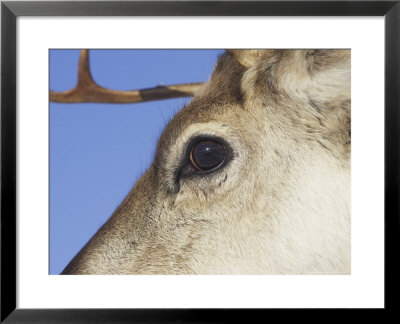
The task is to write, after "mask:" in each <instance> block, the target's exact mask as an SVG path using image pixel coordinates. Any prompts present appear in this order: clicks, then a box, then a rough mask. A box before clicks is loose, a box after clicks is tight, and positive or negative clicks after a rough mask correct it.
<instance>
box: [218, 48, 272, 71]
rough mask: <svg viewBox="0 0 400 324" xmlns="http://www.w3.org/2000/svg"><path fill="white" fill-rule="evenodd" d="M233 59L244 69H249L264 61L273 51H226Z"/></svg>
mask: <svg viewBox="0 0 400 324" xmlns="http://www.w3.org/2000/svg"><path fill="white" fill-rule="evenodd" d="M226 51H227V52H229V53H231V54H232V55H233V56H234V57H235V59H236V60H237V61H238V62H239V63H240V64H241V65H243V66H244V67H251V66H253V65H255V64H256V63H258V62H260V61H261V60H264V59H266V57H267V56H268V55H271V54H272V53H273V52H274V50H245V49H228V50H226Z"/></svg>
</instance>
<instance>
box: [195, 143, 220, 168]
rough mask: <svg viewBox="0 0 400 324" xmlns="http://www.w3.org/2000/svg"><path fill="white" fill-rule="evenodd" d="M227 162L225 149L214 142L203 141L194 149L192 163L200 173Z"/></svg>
mask: <svg viewBox="0 0 400 324" xmlns="http://www.w3.org/2000/svg"><path fill="white" fill-rule="evenodd" d="M224 160H225V148H224V146H222V145H221V144H219V143H217V142H213V141H202V142H199V143H197V144H196V145H194V146H193V147H192V150H191V151H190V161H191V162H192V164H193V166H194V167H195V168H196V169H197V170H198V171H208V170H211V169H214V168H216V167H217V166H219V165H220V164H221V163H222V162H224Z"/></svg>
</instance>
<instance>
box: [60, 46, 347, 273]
mask: <svg viewBox="0 0 400 324" xmlns="http://www.w3.org/2000/svg"><path fill="white" fill-rule="evenodd" d="M350 106H351V99H350V51H348V50H232V51H227V52H226V53H225V54H223V55H222V56H221V57H220V58H219V60H218V63H217V65H216V67H215V70H214V72H213V74H212V77H211V79H210V81H209V82H208V83H207V84H206V85H205V86H204V87H203V88H202V89H200V90H199V92H198V93H197V94H196V95H195V97H194V98H193V100H192V101H191V102H190V104H189V105H187V106H186V107H184V108H183V109H182V110H181V111H180V112H179V113H178V114H177V115H176V116H175V117H174V119H173V120H172V121H171V122H170V123H169V124H168V125H167V126H166V128H165V130H164V132H163V134H162V136H161V138H160V140H159V143H158V146H157V153H156V157H155V159H154V161H153V164H152V165H151V166H150V168H149V169H148V170H147V171H146V172H145V174H144V175H143V176H142V177H141V178H140V179H139V181H138V182H137V183H136V185H135V187H134V188H133V189H132V191H131V192H130V193H129V194H128V196H127V197H126V198H125V199H124V201H123V202H122V204H121V205H120V206H119V207H118V208H117V210H116V211H115V212H114V214H113V215H112V216H111V218H110V219H109V220H108V221H107V223H106V224H105V225H104V226H103V227H102V228H101V229H100V230H99V231H98V232H97V233H96V235H95V236H94V237H93V238H92V239H91V240H90V242H89V243H88V244H87V245H86V246H85V247H84V248H83V249H82V250H81V251H80V252H79V254H78V255H77V256H76V257H75V258H74V259H73V260H72V261H71V263H70V264H69V265H68V266H67V267H66V269H65V270H64V272H63V273H64V274H220V273H240V274H250V273H259V274H271V273H280V274H282V273H293V274H304V273H349V271H350V214H349V213H350V194H349V187H350V147H351V144H350V118H351V117H350V116H351V114H350ZM197 135H207V136H218V137H221V138H223V139H224V140H226V141H227V142H228V143H229V144H230V145H231V146H232V148H233V149H232V156H231V161H229V163H227V165H226V166H225V167H224V168H222V169H219V170H217V171H215V172H214V173H211V174H209V175H207V176H196V175H195V176H193V177H188V178H182V177H180V174H179V166H180V165H181V163H182V156H183V155H184V154H183V152H184V151H185V149H186V147H187V145H188V143H189V142H190V140H191V139H192V138H194V137H196V136H197Z"/></svg>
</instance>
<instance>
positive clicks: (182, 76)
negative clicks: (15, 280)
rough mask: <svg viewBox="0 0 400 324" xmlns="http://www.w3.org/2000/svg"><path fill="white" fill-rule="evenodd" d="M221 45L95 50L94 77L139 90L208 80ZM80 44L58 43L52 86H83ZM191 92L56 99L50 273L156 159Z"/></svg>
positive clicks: (52, 126) (63, 263) (78, 246)
mask: <svg viewBox="0 0 400 324" xmlns="http://www.w3.org/2000/svg"><path fill="white" fill-rule="evenodd" d="M220 53H222V51H221V50H91V51H90V67H91V71H92V75H93V78H94V80H95V81H96V82H97V83H98V84H100V85H101V86H103V87H107V88H111V89H118V90H133V89H143V88H149V87H154V86H157V85H160V84H162V85H170V84H178V83H188V82H202V81H206V80H208V78H209V77H210V75H211V72H212V69H213V66H214V64H215V62H216V60H217V57H218V55H219V54H220ZM78 59H79V50H51V51H50V89H51V90H55V91H64V90H68V89H71V88H73V87H74V86H75V84H76V81H77V65H78ZM189 100H190V98H180V99H169V100H162V101H153V102H148V103H137V104H99V103H87V104H65V103H50V248H49V251H50V274H59V273H60V272H61V271H62V270H63V269H64V267H65V266H66V265H67V264H68V262H69V261H70V260H71V259H72V258H73V257H74V255H75V254H76V253H77V252H78V251H79V250H80V249H81V248H82V247H83V246H84V245H85V243H86V242H87V241H88V240H89V239H90V238H91V237H92V235H93V234H94V233H95V232H96V231H97V230H98V229H99V227H100V226H101V225H102V224H103V223H104V222H105V221H106V220H107V219H108V218H109V217H110V216H111V214H112V212H113V211H114V209H115V208H116V207H117V206H118V205H119V203H120V202H121V201H122V200H123V198H124V197H125V195H126V194H127V193H128V192H129V190H130V189H131V188H132V186H133V185H134V184H135V182H136V180H137V179H138V178H139V177H140V175H141V174H142V173H143V172H144V171H145V170H146V168H147V167H148V166H149V165H150V163H151V161H152V158H153V154H154V152H155V147H156V143H157V139H158V137H159V135H160V134H161V131H162V130H163V128H164V126H165V125H166V123H167V122H168V121H169V120H170V119H171V118H172V116H173V115H174V114H175V113H176V112H177V111H178V110H179V109H180V108H182V107H183V105H184V104H185V103H186V102H188V101H189Z"/></svg>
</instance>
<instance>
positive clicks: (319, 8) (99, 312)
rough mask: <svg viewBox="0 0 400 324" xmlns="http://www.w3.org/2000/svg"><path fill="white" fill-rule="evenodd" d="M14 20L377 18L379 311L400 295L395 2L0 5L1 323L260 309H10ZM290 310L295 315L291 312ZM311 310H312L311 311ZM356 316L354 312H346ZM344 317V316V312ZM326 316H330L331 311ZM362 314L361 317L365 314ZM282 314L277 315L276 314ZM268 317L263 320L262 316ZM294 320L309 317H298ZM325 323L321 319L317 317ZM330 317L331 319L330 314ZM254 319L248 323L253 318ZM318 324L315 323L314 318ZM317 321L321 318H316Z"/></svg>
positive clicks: (399, 22) (399, 30) (178, 319)
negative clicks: (381, 55) (381, 57)
mask: <svg viewBox="0 0 400 324" xmlns="http://www.w3.org/2000/svg"><path fill="white" fill-rule="evenodd" d="M19 16H384V18H385V145H384V147H385V307H384V309H376V310H375V313H376V314H377V316H382V315H387V314H388V312H389V311H390V312H395V311H396V308H397V306H398V305H397V304H396V295H397V294H398V289H399V279H398V278H399V275H398V268H397V267H396V266H395V265H394V264H393V263H394V262H395V260H396V259H397V258H398V255H399V246H400V244H399V229H400V221H399V214H400V213H399V205H400V204H399V203H398V201H399V198H400V197H399V179H400V176H399V156H400V146H399V138H400V137H399V129H400V123H399V121H400V114H399V108H400V107H399V102H400V77H399V76H400V65H399V61H400V1H399V0H396V1H147V2H146V1H122V2H119V1H116V2H112V1H100V2H99V1H90V2H85V1H82V2H76V1H73V2H65V1H64V2H59V1H37V2H36V1H34V2H31V1H29V2H23V1H22V2H20V1H18V2H12V1H2V3H1V317H0V321H1V323H3V322H4V323H31V322H35V323H97V322H101V323H131V322H134V323H143V322H146V323H147V322H168V323H170V322H174V323H183V322H190V323H197V322H212V323H217V322H236V321H238V320H239V319H240V318H243V316H245V318H246V322H251V323H252V322H254V321H257V322H258V320H256V319H255V318H261V319H262V318H264V320H267V318H266V317H265V316H266V315H267V314H265V312H267V311H269V312H275V313H276V312H277V311H278V310H266V309H257V310H256V309H246V310H244V309H230V310H229V309H213V310H210V309H208V310H205V309H197V310H195V309H19V308H16V298H17V294H16V270H17V268H16V189H17V187H16V186H17V184H16V162H17V159H16V133H17V132H16V131H17V130H16V41H17V31H16V19H17V17H19ZM294 311H296V310H294ZM314 311H316V310H314ZM352 311H356V310H352ZM347 312H349V310H348V311H347ZM330 313H331V312H330ZM364 313H365V312H364ZM280 314H282V312H280ZM367 314H368V315H367V316H368V317H370V316H371V314H372V313H371V312H368V313H367ZM268 315H269V314H268ZM296 316H307V318H308V319H309V315H308V312H305V311H300V310H297V314H296ZM322 316H326V315H322ZM329 316H330V317H331V316H335V315H329ZM253 317H254V318H253ZM317 318H318V317H317ZM319 320H323V318H319Z"/></svg>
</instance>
